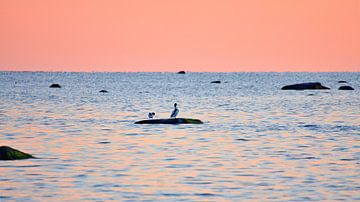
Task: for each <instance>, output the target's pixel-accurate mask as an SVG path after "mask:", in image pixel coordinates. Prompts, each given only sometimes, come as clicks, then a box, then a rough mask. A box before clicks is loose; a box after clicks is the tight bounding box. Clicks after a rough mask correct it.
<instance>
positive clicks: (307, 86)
mask: <svg viewBox="0 0 360 202" xmlns="http://www.w3.org/2000/svg"><path fill="white" fill-rule="evenodd" d="M327 89H330V88H328V87H326V86H323V85H321V83H319V82H312V83H299V84H293V85H287V86H284V87H282V88H281V90H327Z"/></svg>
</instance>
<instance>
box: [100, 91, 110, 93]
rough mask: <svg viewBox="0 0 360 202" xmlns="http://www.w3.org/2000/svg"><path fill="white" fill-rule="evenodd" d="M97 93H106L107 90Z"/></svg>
mask: <svg viewBox="0 0 360 202" xmlns="http://www.w3.org/2000/svg"><path fill="white" fill-rule="evenodd" d="M99 93H108V91H107V90H101V91H99Z"/></svg>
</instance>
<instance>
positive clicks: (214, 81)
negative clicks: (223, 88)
mask: <svg viewBox="0 0 360 202" xmlns="http://www.w3.org/2000/svg"><path fill="white" fill-rule="evenodd" d="M210 83H221V81H212V82H210Z"/></svg>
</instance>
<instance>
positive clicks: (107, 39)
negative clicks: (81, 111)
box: [0, 0, 360, 72]
mask: <svg viewBox="0 0 360 202" xmlns="http://www.w3.org/2000/svg"><path fill="white" fill-rule="evenodd" d="M1 70H3V71H86V72H89V71H110V72H124V71H125V72H129V71H151V72H152V71H160V72H163V71H166V72H167V71H179V70H185V71H194V72H199V71H200V72H203V71H205V72H243V71H246V72H252V71H256V72H272V71H275V72H283V71H285V72H289V71H290V72H303V71H325V72H333V71H356V72H359V71H360V0H0V71H1Z"/></svg>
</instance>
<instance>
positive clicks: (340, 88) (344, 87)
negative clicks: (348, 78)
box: [339, 86, 354, 90]
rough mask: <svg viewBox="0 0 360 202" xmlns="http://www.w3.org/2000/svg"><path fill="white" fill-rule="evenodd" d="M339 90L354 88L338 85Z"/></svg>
mask: <svg viewBox="0 0 360 202" xmlns="http://www.w3.org/2000/svg"><path fill="white" fill-rule="evenodd" d="M339 90H354V88H353V87H351V86H340V87H339Z"/></svg>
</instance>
